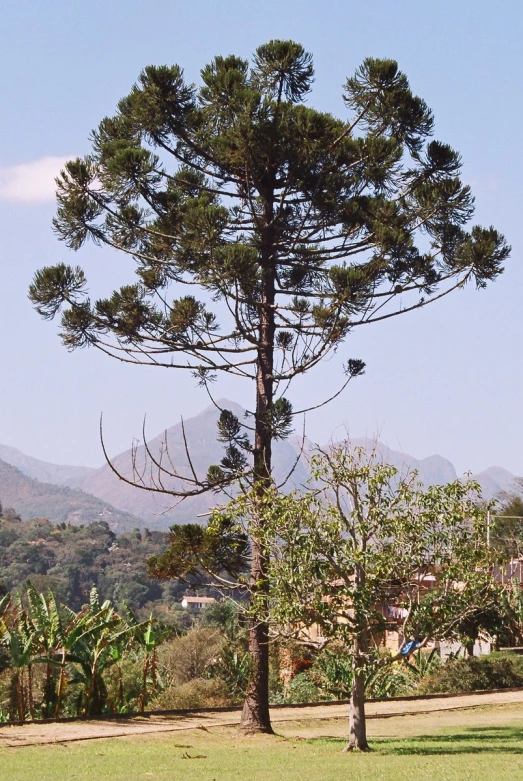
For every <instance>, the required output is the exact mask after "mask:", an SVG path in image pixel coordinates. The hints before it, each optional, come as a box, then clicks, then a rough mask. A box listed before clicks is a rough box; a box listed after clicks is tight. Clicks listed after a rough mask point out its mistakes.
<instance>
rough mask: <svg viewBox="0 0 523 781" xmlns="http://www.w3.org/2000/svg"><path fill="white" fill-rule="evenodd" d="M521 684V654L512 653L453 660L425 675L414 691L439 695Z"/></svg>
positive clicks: (522, 664) (522, 675) (522, 668)
mask: <svg viewBox="0 0 523 781" xmlns="http://www.w3.org/2000/svg"><path fill="white" fill-rule="evenodd" d="M515 686H523V657H521V656H517V654H511V653H493V654H489V655H488V656H479V657H475V656H472V657H467V658H466V659H453V660H451V661H448V662H447V663H446V664H445V665H444V666H443V667H441V668H440V669H439V670H437V671H436V672H435V673H433V675H430V676H429V677H428V678H426V679H425V680H424V681H423V683H421V684H420V686H419V687H418V689H417V690H416V693H417V694H439V693H446V694H447V693H448V694H452V693H456V692H469V691H482V690H485V689H510V688H512V687H515Z"/></svg>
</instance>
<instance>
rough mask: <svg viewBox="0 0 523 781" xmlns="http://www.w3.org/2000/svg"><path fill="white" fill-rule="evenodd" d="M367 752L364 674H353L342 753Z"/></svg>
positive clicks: (360, 671)
mask: <svg viewBox="0 0 523 781" xmlns="http://www.w3.org/2000/svg"><path fill="white" fill-rule="evenodd" d="M355 749H358V750H359V751H369V744H368V743H367V725H366V722H365V672H364V670H363V669H361V668H360V669H359V670H358V671H355V673H354V680H353V682H352V688H351V694H350V705H349V742H348V743H347V745H346V746H345V748H344V749H343V750H344V751H354V750H355Z"/></svg>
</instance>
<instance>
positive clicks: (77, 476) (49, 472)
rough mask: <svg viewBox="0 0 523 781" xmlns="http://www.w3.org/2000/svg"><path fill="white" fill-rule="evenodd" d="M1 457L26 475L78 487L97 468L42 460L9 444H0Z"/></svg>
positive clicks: (43, 480)
mask: <svg viewBox="0 0 523 781" xmlns="http://www.w3.org/2000/svg"><path fill="white" fill-rule="evenodd" d="M0 459H1V460H2V461H5V462H6V463H8V464H11V466H16V467H17V469H19V470H20V471H21V472H23V473H24V475H27V476H28V477H34V478H35V479H36V480H40V481H41V482H42V483H54V484H55V485H68V486H69V487H71V488H76V487H78V486H79V485H80V484H81V483H82V481H83V480H85V478H86V477H87V476H88V475H89V474H90V473H91V472H94V471H95V469H94V468H93V467H90V466H61V465H59V464H50V463H48V462H47V461H40V459H38V458H33V457H32V456H26V454H25V453H22V451H21V450H17V449H16V448H15V447H9V446H8V445H0Z"/></svg>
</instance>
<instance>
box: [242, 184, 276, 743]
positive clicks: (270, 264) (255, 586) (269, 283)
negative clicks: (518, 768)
mask: <svg viewBox="0 0 523 781" xmlns="http://www.w3.org/2000/svg"><path fill="white" fill-rule="evenodd" d="M265 223H266V226H267V229H266V230H265V232H264V236H263V244H262V248H261V259H262V269H263V279H262V289H261V296H260V306H259V312H260V326H259V343H258V360H257V364H258V365H257V373H256V416H255V434H254V490H255V492H256V494H257V495H258V496H260V497H263V494H264V493H265V492H266V491H267V490H268V489H269V487H270V485H271V479H272V478H271V472H272V404H273V394H274V377H273V364H274V333H275V327H274V299H275V277H274V265H275V257H274V250H273V245H274V229H273V226H272V199H271V198H269V199H268V200H267V202H266V208H265ZM257 522H258V523H263V517H260V518H258V519H257ZM251 546H252V563H251V589H252V591H253V593H256V595H257V596H258V597H259V596H260V594H261V595H262V596H265V597H267V596H268V583H267V578H266V572H267V554H266V551H264V550H263V548H262V546H261V545H260V544H259V542H258V541H257V540H256V539H255V538H253V539H252V540H251ZM249 653H250V657H251V658H250V673H249V680H248V683H247V691H246V694H245V701H244V705H243V711H242V718H241V724H240V726H241V729H242V730H244V731H245V732H268V733H272V731H273V730H272V727H271V720H270V715H269V627H268V625H267V623H266V622H264V621H259V620H258V619H257V618H256V617H255V616H253V617H252V618H251V623H250V627H249Z"/></svg>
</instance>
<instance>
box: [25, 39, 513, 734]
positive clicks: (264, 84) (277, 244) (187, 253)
mask: <svg viewBox="0 0 523 781" xmlns="http://www.w3.org/2000/svg"><path fill="white" fill-rule="evenodd" d="M313 81H314V69H313V63H312V57H311V55H310V54H309V53H308V52H306V51H305V50H304V49H303V47H302V46H301V45H299V44H297V43H295V42H293V41H280V40H274V41H270V42H269V43H268V44H265V45H262V46H260V47H259V48H258V49H257V50H256V53H255V55H254V58H253V62H252V65H251V66H249V63H248V62H247V61H246V60H243V59H241V58H239V57H236V56H233V55H229V56H226V57H222V56H218V57H216V58H214V60H213V61H212V62H211V63H210V64H209V65H206V66H205V67H204V68H203V69H202V71H201V83H200V85H199V86H198V87H196V86H194V85H191V84H188V83H187V82H186V81H185V79H184V76H183V71H182V69H181V68H180V67H179V66H178V65H175V66H172V67H167V66H161V67H157V66H148V67H147V68H145V70H144V71H143V72H142V73H141V75H140V77H139V80H138V83H137V84H135V86H134V87H133V88H132V90H131V92H130V93H129V95H127V96H126V97H124V98H123V99H122V100H121V101H120V102H119V104H118V108H117V111H116V113H115V115H114V116H112V117H107V118H105V119H103V120H102V122H101V123H100V125H99V127H98V128H97V129H96V130H95V131H94V132H93V134H92V152H91V154H89V155H88V156H87V157H85V158H84V159H83V160H82V159H77V160H74V161H71V162H69V163H68V164H67V165H66V167H65V170H64V171H63V172H62V174H61V176H60V177H59V179H58V180H57V181H58V212H57V216H56V219H55V221H54V227H55V230H56V233H57V235H58V237H59V238H60V239H62V240H63V241H65V242H66V244H67V246H68V247H70V248H71V249H73V250H78V249H80V248H81V247H82V246H83V245H84V244H85V243H86V242H87V241H88V240H92V241H93V242H94V243H95V244H102V245H105V246H107V247H111V248H114V249H116V250H118V251H119V252H121V253H124V254H126V255H128V256H129V258H130V259H131V260H133V261H134V263H135V268H136V274H137V279H136V282H135V284H131V285H129V284H126V285H124V286H123V287H121V288H120V289H119V290H115V291H113V292H112V293H110V294H109V295H108V297H106V298H101V299H100V300H97V301H92V300H91V299H90V298H89V297H88V293H87V282H86V278H85V275H84V272H83V271H82V269H81V268H80V267H78V266H77V267H71V266H67V265H65V264H63V263H62V264H59V265H56V266H54V267H47V268H44V269H42V270H41V271H39V272H38V273H37V274H36V276H35V278H34V280H33V283H32V285H31V287H30V298H31V300H32V301H33V303H34V304H35V306H36V309H37V311H38V312H39V313H40V314H41V315H42V316H43V317H44V318H47V319H51V318H53V317H55V316H56V315H57V314H58V313H59V312H60V311H61V336H62V340H63V342H64V344H65V346H66V347H67V348H68V349H69V350H74V349H77V348H82V347H94V348H96V349H98V350H100V351H102V352H103V353H105V354H107V355H109V356H112V357H113V358H116V359H117V360H120V361H124V362H127V363H133V364H137V365H148V366H154V367H159V366H160V367H165V368H168V369H175V370H180V371H181V370H188V371H190V372H192V374H193V375H194V376H195V378H196V379H197V381H198V382H199V383H201V384H202V385H204V387H205V388H207V390H208V391H209V394H210V395H211V398H212V394H211V391H210V383H211V382H212V380H213V379H215V378H216V376H217V375H218V374H220V373H222V374H227V375H232V376H236V377H238V378H245V379H247V380H250V381H252V383H253V403H252V405H251V410H250V418H249V421H248V423H245V422H240V421H239V420H238V418H237V417H236V416H235V415H234V414H233V413H231V412H230V411H228V410H222V411H221V416H220V424H219V436H220V439H221V440H222V441H223V443H224V445H225V447H226V450H225V455H224V457H223V459H222V461H221V463H220V464H219V465H216V464H215V465H210V466H209V470H208V472H207V474H206V475H202V474H198V473H197V472H196V471H195V470H194V468H193V466H192V462H191V459H190V455H189V454H187V460H188V464H187V469H186V470H185V472H184V473H179V472H178V471H177V470H176V469H174V468H173V466H172V463H170V459H169V457H168V454H166V453H165V452H163V453H162V454H160V455H158V454H157V453H152V452H151V451H150V450H148V458H149V466H150V469H148V468H144V469H143V470H142V469H137V470H136V471H135V474H134V478H133V479H130V478H129V477H128V476H126V475H119V476H120V477H121V478H122V479H124V480H126V481H127V482H131V483H133V484H137V485H139V486H140V487H142V488H144V489H145V490H152V491H158V492H160V493H165V494H166V495H168V496H171V497H175V498H176V497H178V498H180V499H182V498H183V497H187V496H196V495H200V494H202V493H204V492H205V491H209V490H212V489H218V488H225V487H227V486H229V485H231V484H232V483H235V482H237V481H238V480H240V481H243V484H244V485H245V482H247V483H248V484H249V485H250V486H252V487H253V488H254V490H255V491H256V492H257V493H258V495H259V496H260V498H262V497H263V495H264V493H265V492H267V491H270V489H271V480H272V448H273V443H274V441H275V440H278V439H284V438H286V437H287V436H288V435H289V434H290V432H291V431H292V427H293V416H294V415H295V414H297V413H298V412H303V410H294V409H293V407H292V404H291V401H290V399H289V385H290V384H291V383H292V382H293V381H294V380H295V379H296V378H299V377H302V376H303V375H304V374H305V373H306V372H308V371H309V370H311V369H313V368H314V367H315V366H317V365H318V364H319V363H320V362H321V361H322V360H323V359H324V358H326V357H327V356H328V355H329V354H332V353H333V352H334V351H336V350H337V349H338V348H339V347H340V345H341V344H342V342H343V340H344V338H345V337H346V336H347V335H348V334H349V333H350V332H351V331H352V329H354V328H355V327H357V326H360V325H366V324H368V323H372V322H379V321H385V320H387V319H388V318H390V317H393V316H396V315H399V314H402V313H404V312H408V311H412V310H415V309H419V308H422V307H424V306H426V305H427V304H429V303H431V302H433V301H436V300H437V299H439V298H441V297H442V296H445V295H447V294H449V293H450V292H451V291H453V290H456V289H458V288H461V287H462V286H463V285H465V284H466V283H467V282H469V281H473V282H475V284H476V286H477V287H480V288H482V287H484V286H485V285H486V284H487V282H489V281H490V280H493V279H495V277H496V276H497V275H498V274H499V273H501V271H502V263H503V261H504V260H505V259H506V258H507V256H508V254H509V248H508V247H507V245H506V243H505V241H504V239H503V237H502V236H501V235H500V234H498V233H497V231H496V230H494V228H486V229H485V228H481V227H479V226H473V227H472V228H471V229H470V231H467V230H466V229H465V225H466V224H467V223H468V222H469V220H470V219H471V217H472V214H473V210H474V207H473V197H472V194H471V192H470V189H469V187H468V186H467V185H464V184H463V183H462V182H461V180H460V178H459V177H460V169H461V160H460V157H459V155H458V153H457V152H455V151H454V150H453V149H452V148H451V147H450V146H449V145H448V144H445V143H441V142H438V141H435V140H432V139H431V135H432V133H433V125H434V121H433V116H432V113H431V111H430V109H429V108H428V106H427V105H426V103H425V102H424V101H423V100H422V99H420V98H419V97H417V96H416V95H414V94H413V93H412V91H411V89H410V86H409V83H408V80H407V78H406V76H405V75H404V74H403V73H402V72H401V71H400V70H399V68H398V65H397V63H396V62H394V61H393V60H379V59H373V58H367V59H366V60H365V61H364V62H363V64H362V65H361V66H360V67H359V68H358V69H357V71H356V72H355V74H354V76H352V77H351V78H348V79H347V81H346V83H345V85H344V87H343V95H342V99H343V103H344V104H345V107H346V109H347V112H348V114H347V116H346V117H344V118H343V119H338V118H336V117H334V116H333V115H332V114H328V113H325V112H321V111H317V110H315V109H313V108H311V107H308V106H306V105H304V101H305V100H306V98H307V95H308V94H309V92H310V91H311V88H312V84H313ZM362 371H363V362H362V361H360V360H347V361H346V362H345V374H344V376H343V377H342V379H341V381H340V387H339V388H338V389H334V390H333V391H332V393H330V394H327V396H328V398H327V399H322V400H319V401H318V406H319V405H321V403H324V402H326V401H327V400H329V398H333V397H335V396H336V395H338V393H339V392H341V390H342V389H343V388H344V387H345V386H346V384H347V383H348V381H349V380H350V379H351V378H352V377H354V376H356V375H357V374H360V373H361V372H362ZM115 471H116V469H115ZM260 506H263V502H261V504H260ZM266 569H267V552H266V551H265V550H264V549H263V548H260V547H259V542H257V541H256V539H255V538H252V556H251V590H252V593H253V594H254V593H255V592H259V594H258V597H260V596H264V598H267V573H266ZM172 575H176V573H175V572H172ZM267 640H268V628H267V626H266V625H265V624H264V623H263V622H259V621H258V622H255V623H253V624H252V626H251V630H250V653H251V656H252V664H251V677H250V683H249V686H248V689H247V695H246V700H245V708H244V712H243V716H242V724H243V726H244V727H245V728H246V729H249V730H262V731H270V729H271V728H270V720H269V710H268V691H269V689H268V685H269V679H268V645H267Z"/></svg>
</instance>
